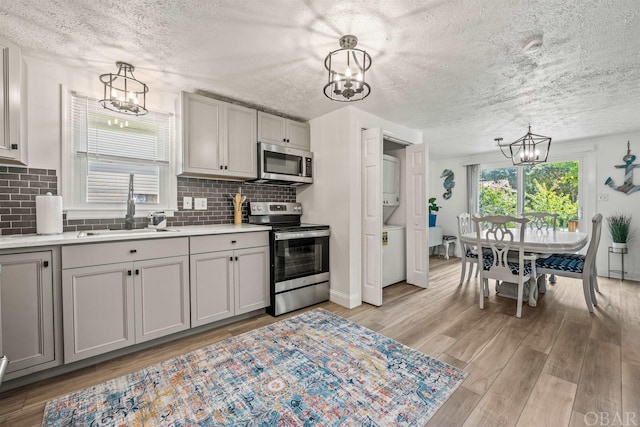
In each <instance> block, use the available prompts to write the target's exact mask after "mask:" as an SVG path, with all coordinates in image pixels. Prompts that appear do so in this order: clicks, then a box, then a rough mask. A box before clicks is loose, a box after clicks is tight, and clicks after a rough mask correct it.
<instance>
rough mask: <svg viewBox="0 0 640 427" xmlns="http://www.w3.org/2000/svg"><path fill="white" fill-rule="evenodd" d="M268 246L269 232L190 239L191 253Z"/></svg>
mask: <svg viewBox="0 0 640 427" xmlns="http://www.w3.org/2000/svg"><path fill="white" fill-rule="evenodd" d="M257 246H269V232H268V231H259V232H253V233H232V234H217V235H213V236H195V237H191V253H192V254H201V253H205V252H217V251H227V250H230V249H241V248H255V247H257Z"/></svg>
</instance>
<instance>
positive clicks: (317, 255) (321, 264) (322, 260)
mask: <svg viewBox="0 0 640 427" xmlns="http://www.w3.org/2000/svg"><path fill="white" fill-rule="evenodd" d="M274 266H275V270H274V279H275V280H274V282H276V283H277V282H283V281H285V280H291V279H296V278H299V277H304V276H311V275H314V274H319V273H326V272H328V271H329V237H328V236H323V237H310V238H301V239H290V240H276V241H275V248H274Z"/></svg>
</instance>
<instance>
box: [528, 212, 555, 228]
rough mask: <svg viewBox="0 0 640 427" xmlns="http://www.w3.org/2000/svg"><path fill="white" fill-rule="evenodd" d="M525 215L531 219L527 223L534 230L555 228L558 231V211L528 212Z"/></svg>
mask: <svg viewBox="0 0 640 427" xmlns="http://www.w3.org/2000/svg"><path fill="white" fill-rule="evenodd" d="M523 217H525V218H527V219H528V220H529V223H528V224H527V225H528V226H529V228H531V229H532V230H553V231H556V223H557V220H558V214H557V213H550V212H527V213H525V214H524V215H523Z"/></svg>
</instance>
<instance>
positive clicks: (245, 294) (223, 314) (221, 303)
mask: <svg viewBox="0 0 640 427" xmlns="http://www.w3.org/2000/svg"><path fill="white" fill-rule="evenodd" d="M268 245H269V233H268V232H251V233H238V234H224V235H213V236H196V237H191V325H192V326H200V325H205V324H207V323H211V322H215V321H218V320H222V319H225V318H228V317H232V316H236V315H239V314H243V313H248V312H250V311H254V310H259V309H261V308H264V307H267V306H268V305H269V246H268Z"/></svg>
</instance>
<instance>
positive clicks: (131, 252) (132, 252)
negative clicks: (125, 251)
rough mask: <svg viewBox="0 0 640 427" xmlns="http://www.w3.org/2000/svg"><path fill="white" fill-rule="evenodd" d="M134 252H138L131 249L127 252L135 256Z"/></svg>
mask: <svg viewBox="0 0 640 427" xmlns="http://www.w3.org/2000/svg"><path fill="white" fill-rule="evenodd" d="M136 252H138V250H137V249H131V250H130V251H129V253H130V254H135V253H136Z"/></svg>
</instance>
